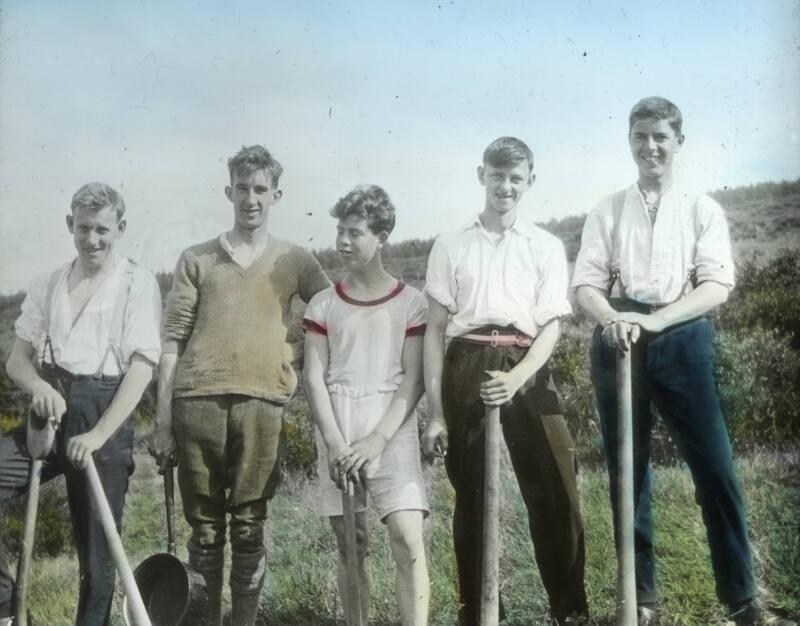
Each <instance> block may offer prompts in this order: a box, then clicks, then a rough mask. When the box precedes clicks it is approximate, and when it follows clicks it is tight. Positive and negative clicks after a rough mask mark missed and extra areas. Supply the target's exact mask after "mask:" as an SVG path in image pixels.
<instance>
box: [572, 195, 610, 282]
mask: <svg viewBox="0 0 800 626" xmlns="http://www.w3.org/2000/svg"><path fill="white" fill-rule="evenodd" d="M607 203H608V201H605V202H604V203H601V204H599V205H597V206H596V207H595V208H594V209H592V211H591V212H590V213H589V215H588V216H587V217H586V222H585V223H584V224H583V234H582V235H581V249H580V251H579V252H578V258H577V259H576V260H575V272H574V273H573V275H572V288H573V289H577V288H578V287H581V286H582V285H589V286H591V287H597V288H598V289H601V290H603V291H607V290H608V287H609V285H610V284H611V233H610V231H609V226H608V219H609V218H608V216H607V215H606V214H607V213H608V211H607V210H605V209H606V208H607V207H605V206H604V204H607ZM612 219H613V218H612Z"/></svg>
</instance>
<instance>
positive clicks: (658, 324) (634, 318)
mask: <svg viewBox="0 0 800 626" xmlns="http://www.w3.org/2000/svg"><path fill="white" fill-rule="evenodd" d="M618 319H619V321H621V322H627V323H628V324H636V325H637V326H639V327H641V328H643V329H644V330H646V331H647V332H649V333H660V332H661V331H662V330H664V328H665V327H666V325H665V323H664V320H663V319H662V317H661V316H660V315H659V314H658V313H651V314H650V315H644V314H642V313H633V312H627V313H620V314H619V316H618ZM634 343H635V341H634Z"/></svg>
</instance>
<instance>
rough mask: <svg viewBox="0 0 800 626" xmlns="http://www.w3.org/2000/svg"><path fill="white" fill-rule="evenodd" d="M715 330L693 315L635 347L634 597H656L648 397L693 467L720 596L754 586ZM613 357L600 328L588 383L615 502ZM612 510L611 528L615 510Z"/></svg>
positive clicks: (739, 597) (749, 592)
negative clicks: (717, 369)
mask: <svg viewBox="0 0 800 626" xmlns="http://www.w3.org/2000/svg"><path fill="white" fill-rule="evenodd" d="M618 308H621V307H618ZM625 308H627V309H628V310H641V311H642V312H644V310H643V309H642V305H639V304H638V303H628V304H627V305H626V306H625ZM713 334H714V329H713V326H712V324H711V322H710V321H709V320H707V319H698V320H693V321H691V322H688V323H685V324H681V325H679V326H676V327H674V328H671V329H668V330H666V331H664V332H662V333H659V334H656V335H650V334H644V335H643V336H642V337H641V338H640V339H639V341H638V342H637V343H636V344H634V346H633V351H632V354H631V358H632V363H631V365H632V372H633V375H632V383H633V447H634V498H635V502H634V507H635V520H634V540H635V550H636V591H637V599H638V602H639V603H653V602H655V601H656V600H657V594H656V584H655V553H654V550H653V519H652V513H651V495H652V494H651V490H652V480H653V477H652V471H651V468H650V431H651V427H652V423H653V417H652V414H651V409H650V407H651V403H652V404H654V405H655V406H656V408H658V411H659V413H660V414H661V417H662V418H663V420H664V423H665V424H666V426H667V428H668V429H669V431H670V434H671V435H672V437H673V438H674V440H675V441H676V442H677V444H678V446H679V449H680V451H681V453H682V455H683V457H684V459H685V460H686V463H687V464H688V466H689V469H690V470H691V472H692V478H693V480H694V485H695V497H696V500H697V503H698V504H699V505H700V508H701V510H702V515H703V522H704V523H705V526H706V533H707V536H708V543H709V546H710V549H711V564H712V566H713V569H714V576H715V580H716V590H717V596H718V597H719V599H720V601H721V602H723V603H725V604H734V603H737V602H741V601H743V600H747V599H749V598H751V597H753V594H754V591H755V588H754V583H753V566H752V561H751V556H750V544H749V543H748V540H747V521H746V516H745V511H744V505H743V502H742V495H741V491H740V488H739V484H738V481H737V479H736V472H735V470H734V465H733V455H732V452H731V445H730V440H729V438H728V431H727V430H726V427H725V421H724V419H723V417H722V411H721V410H720V405H719V398H718V396H717V390H716V384H715V381H714V348H713V345H712V341H713ZM615 359H616V356H615V350H614V349H612V348H609V347H608V346H607V345H606V344H605V342H604V341H603V340H602V338H601V336H600V331H599V329H597V330H596V331H595V334H594V337H593V339H592V348H591V362H592V382H593V384H594V388H595V394H596V397H597V407H598V410H599V413H600V419H601V423H602V431H603V439H604V442H605V448H606V459H607V463H608V471H609V482H610V486H611V494H612V506H613V500H614V498H613V494H614V493H615V492H616V489H617V481H618V460H617V447H616V441H617V388H616V361H615ZM614 514H615V520H614V521H615V524H614V525H615V527H616V511H615V512H614Z"/></svg>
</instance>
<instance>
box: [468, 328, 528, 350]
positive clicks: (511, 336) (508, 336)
mask: <svg viewBox="0 0 800 626" xmlns="http://www.w3.org/2000/svg"><path fill="white" fill-rule="evenodd" d="M454 339H455V340H458V341H466V342H467V343H475V344H479V345H482V346H491V347H492V348H498V347H500V348H508V347H510V346H516V347H517V348H528V347H530V345H531V344H532V343H533V338H532V337H530V336H528V335H526V334H524V333H501V332H500V331H498V330H493V331H492V332H491V334H489V335H477V334H474V333H467V334H465V335H459V336H458V337H455V338H454Z"/></svg>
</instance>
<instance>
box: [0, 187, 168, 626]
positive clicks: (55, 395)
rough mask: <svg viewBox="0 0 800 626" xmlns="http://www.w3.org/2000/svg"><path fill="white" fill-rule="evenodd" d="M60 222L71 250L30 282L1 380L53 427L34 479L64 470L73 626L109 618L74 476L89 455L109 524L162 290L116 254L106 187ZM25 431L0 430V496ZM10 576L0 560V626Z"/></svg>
mask: <svg viewBox="0 0 800 626" xmlns="http://www.w3.org/2000/svg"><path fill="white" fill-rule="evenodd" d="M71 208H72V211H71V213H70V214H69V215H67V227H68V229H69V231H70V233H72V235H73V238H74V243H75V248H76V249H77V252H78V256H77V258H76V259H75V260H73V261H72V262H70V263H68V264H66V265H64V266H62V267H59V268H58V269H56V270H55V271H52V272H49V273H47V274H44V275H42V276H40V277H38V278H37V279H36V280H34V281H33V283H32V284H31V287H30V289H29V290H28V294H27V297H26V298H25V301H24V302H23V304H22V314H21V315H20V317H19V318H18V319H17V322H16V325H15V330H16V335H17V337H16V342H15V343H14V347H13V349H12V352H11V355H10V356H9V359H8V363H7V366H6V367H7V371H8V375H9V377H10V378H11V379H12V380H13V381H14V382H15V383H16V384H17V386H18V387H19V388H20V389H22V390H23V391H25V392H27V393H28V394H30V396H31V398H32V404H31V407H32V410H33V411H35V412H36V413H37V414H38V415H40V416H42V417H53V418H55V419H56V420H57V421H59V422H60V424H59V428H58V432H57V434H56V443H55V447H54V450H53V452H52V453H51V454H50V456H48V458H47V459H46V461H45V465H44V468H43V471H42V481H46V480H49V479H50V478H53V477H54V476H57V475H59V474H62V473H63V474H64V475H65V478H66V485H67V498H68V502H69V508H70V513H71V515H72V519H73V529H74V532H75V543H76V546H77V549H78V560H79V564H80V596H79V601H78V610H77V615H76V618H75V623H76V624H79V625H81V626H90V625H91V626H95V625H97V626H100V625H103V624H107V623H108V619H109V614H110V611H111V601H112V598H113V594H114V566H113V563H112V561H111V557H110V553H109V551H108V547H107V544H106V540H105V535H104V533H103V529H102V526H101V523H100V519H99V518H98V517H97V514H96V513H95V511H94V508H93V506H92V504H91V502H90V494H89V488H88V484H87V482H86V479H85V476H84V472H83V471H82V470H83V469H84V468H85V466H86V464H87V461H88V458H89V456H90V455H91V456H92V457H93V459H94V462H95V465H96V466H97V472H98V474H99V476H100V479H101V481H102V483H103V487H104V489H105V492H106V497H107V498H108V500H109V504H110V506H111V511H112V513H113V515H114V519H115V521H116V523H117V527H118V528H119V527H120V526H121V523H122V508H123V505H124V501H125V493H126V491H127V488H128V476H129V475H130V473H131V472H132V471H133V423H132V422H131V420H130V419H129V416H130V414H131V412H132V411H133V410H134V408H136V405H137V403H138V402H139V400H140V398H141V396H142V393H144V390H145V389H146V387H147V385H148V383H149V382H150V380H151V379H152V373H153V367H154V366H155V364H156V363H158V359H159V356H160V353H161V344H160V339H159V330H160V329H159V325H160V314H161V297H160V293H159V290H158V284H157V283H156V280H155V277H154V276H153V275H152V274H151V273H150V272H149V271H147V270H145V269H144V268H142V267H140V266H138V265H136V264H134V263H133V262H131V261H129V260H128V259H125V258H123V257H121V256H119V255H118V254H117V253H116V251H115V244H116V242H117V240H118V239H119V237H120V236H121V235H122V234H123V232H124V231H125V220H124V219H123V216H124V212H125V203H124V201H123V199H122V197H121V196H120V195H119V194H118V193H117V192H116V191H115V190H114V189H112V188H111V187H109V186H108V185H105V184H102V183H89V184H87V185H84V186H83V187H81V188H80V189H78V191H77V192H76V193H75V195H74V196H73V198H72V203H71ZM30 466H31V459H30V456H29V455H28V452H27V450H26V449H25V429H24V428H21V429H18V430H16V431H13V432H11V433H7V434H6V435H3V436H2V437H0V502H2V501H5V500H7V499H9V498H11V497H13V496H15V495H18V494H21V493H24V491H25V490H26V489H27V485H28V480H29V472H30ZM12 591H13V583H12V581H11V577H10V575H9V572H8V568H7V566H6V564H5V561H4V560H2V561H1V562H0V611H2V612H0V624H3V623H4V622H3V620H4V619H5V620H7V622H8V621H9V616H10V613H11V608H12V607H11V604H12V602H11V596H12Z"/></svg>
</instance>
